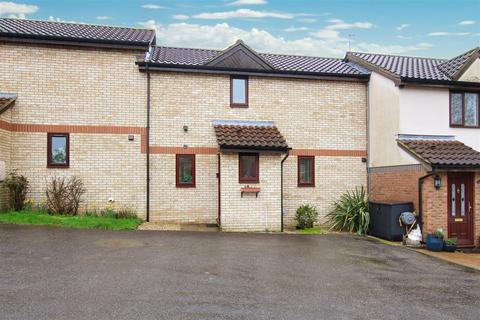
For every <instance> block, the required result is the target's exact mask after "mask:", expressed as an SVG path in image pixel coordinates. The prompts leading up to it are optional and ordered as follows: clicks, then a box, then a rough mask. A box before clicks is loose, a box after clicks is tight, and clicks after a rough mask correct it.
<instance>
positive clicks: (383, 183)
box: [369, 167, 426, 211]
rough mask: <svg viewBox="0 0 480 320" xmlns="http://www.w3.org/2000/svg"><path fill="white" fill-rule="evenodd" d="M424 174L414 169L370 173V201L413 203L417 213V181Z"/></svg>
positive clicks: (422, 171)
mask: <svg viewBox="0 0 480 320" xmlns="http://www.w3.org/2000/svg"><path fill="white" fill-rule="evenodd" d="M425 174H426V172H425V171H424V170H419V169H418V168H416V167H413V168H408V167H404V168H403V169H402V170H391V171H388V170H386V171H380V172H370V173H369V175H370V200H372V201H379V202H382V201H386V202H413V205H414V208H415V210H417V211H418V179H419V178H420V177H422V176H424V175H425Z"/></svg>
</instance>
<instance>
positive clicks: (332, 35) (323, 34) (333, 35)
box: [310, 29, 345, 41]
mask: <svg viewBox="0 0 480 320" xmlns="http://www.w3.org/2000/svg"><path fill="white" fill-rule="evenodd" d="M310 34H311V35H312V36H314V37H316V38H319V39H329V40H336V41H339V40H341V41H344V40H345V39H344V38H342V37H341V36H340V32H338V31H337V30H331V29H320V30H318V31H315V32H311V33H310Z"/></svg>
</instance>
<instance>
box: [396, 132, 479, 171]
mask: <svg viewBox="0 0 480 320" xmlns="http://www.w3.org/2000/svg"><path fill="white" fill-rule="evenodd" d="M397 141H398V144H399V145H400V146H401V147H402V148H403V149H405V150H406V151H407V152H409V153H410V154H412V155H413V156H414V157H416V158H418V159H419V160H420V161H423V162H424V163H426V164H428V165H431V166H432V167H437V168H462V167H465V168H480V152H478V151H476V150H474V149H472V148H471V147H469V146H467V145H465V144H464V143H462V142H460V141H457V140H454V139H398V140H397Z"/></svg>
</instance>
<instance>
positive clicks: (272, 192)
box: [0, 43, 366, 231]
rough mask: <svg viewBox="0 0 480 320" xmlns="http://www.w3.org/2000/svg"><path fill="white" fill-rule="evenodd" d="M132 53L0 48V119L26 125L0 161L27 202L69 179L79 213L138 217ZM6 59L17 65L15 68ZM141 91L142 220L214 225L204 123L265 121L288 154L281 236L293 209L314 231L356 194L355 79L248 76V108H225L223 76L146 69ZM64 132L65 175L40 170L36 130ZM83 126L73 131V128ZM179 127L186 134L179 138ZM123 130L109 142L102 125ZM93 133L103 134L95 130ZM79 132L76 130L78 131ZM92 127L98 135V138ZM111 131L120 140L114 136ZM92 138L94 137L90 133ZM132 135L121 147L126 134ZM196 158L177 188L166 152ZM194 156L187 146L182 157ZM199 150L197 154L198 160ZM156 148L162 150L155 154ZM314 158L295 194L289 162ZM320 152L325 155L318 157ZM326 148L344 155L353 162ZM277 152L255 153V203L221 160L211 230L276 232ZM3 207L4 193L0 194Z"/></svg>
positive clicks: (230, 158) (137, 112)
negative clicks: (19, 181)
mask: <svg viewBox="0 0 480 320" xmlns="http://www.w3.org/2000/svg"><path fill="white" fill-rule="evenodd" d="M138 54H140V53H139V52H134V51H121V50H109V49H85V48H83V49H80V48H65V47H53V46H41V45H22V44H8V43H0V68H1V69H2V70H8V72H5V73H2V74H0V92H10V93H16V94H18V99H17V101H16V102H15V106H14V107H13V108H12V109H11V111H9V112H7V113H4V114H3V115H2V119H5V118H6V117H8V119H6V120H8V122H10V123H14V124H20V125H22V124H31V125H36V126H35V127H33V128H31V127H28V126H20V127H15V128H16V129H14V130H12V131H11V132H10V131H7V130H0V138H1V139H2V140H1V142H0V159H6V161H7V166H8V169H9V170H10V169H18V170H19V172H20V173H22V174H25V175H26V176H27V177H28V179H29V180H30V182H31V192H30V194H29V197H31V198H33V199H35V200H37V201H38V200H40V199H42V198H44V191H45V186H46V182H47V181H48V179H50V178H51V177H53V176H60V175H67V176H68V175H73V174H75V175H78V176H80V177H81V178H82V179H83V180H84V182H85V186H86V189H87V193H86V195H85V202H84V204H83V208H87V209H93V208H97V209H101V208H102V207H105V206H106V205H107V202H108V200H109V199H111V198H112V199H114V200H115V202H116V204H117V205H118V206H123V205H128V206H132V207H134V208H135V209H136V210H137V211H138V213H139V215H140V216H141V217H142V218H144V217H145V214H146V205H145V200H146V182H145V181H146V156H145V153H144V152H142V151H144V150H143V149H142V141H143V140H142V139H144V138H145V135H144V133H145V131H144V130H145V126H146V101H147V91H146V75H145V73H143V72H140V71H139V70H138V67H137V66H136V65H135V63H134V62H135V56H136V55H138ZM18 61H22V64H21V65H20V66H19V65H18V63H17V62H18ZM151 79H152V83H151V88H152V90H151V119H152V121H151V134H150V144H151V146H152V154H151V158H150V159H151V180H150V185H151V192H150V208H151V220H153V221H176V222H181V223H216V222H217V218H218V200H219V199H218V196H219V189H218V178H217V173H218V155H217V152H215V151H213V152H212V150H216V148H217V142H216V138H215V134H214V130H213V126H212V122H213V121H214V120H248V121H273V122H274V123H275V125H276V126H277V127H278V129H279V130H280V132H281V133H282V134H283V136H284V137H285V138H286V140H287V143H288V144H289V146H290V147H291V148H293V150H292V155H290V156H289V158H288V159H287V160H286V162H285V165H284V205H285V223H286V226H287V227H291V226H293V225H294V221H293V217H294V214H295V210H296V208H297V207H298V206H299V205H301V204H304V203H310V204H313V205H315V206H316V207H317V208H318V210H319V213H320V215H321V222H324V217H325V215H326V214H327V213H328V211H329V208H330V206H331V204H332V202H333V201H334V200H335V199H337V198H338V197H339V196H340V194H341V193H342V192H344V191H346V190H350V189H353V188H355V187H356V186H361V185H366V165H365V163H363V162H362V157H364V156H365V153H366V152H365V150H366V85H365V84H364V83H359V82H348V81H327V80H300V79H286V78H270V77H258V76H255V77H253V76H252V77H250V79H249V108H242V109H240V108H231V107H230V96H229V95H230V78H229V76H228V75H218V74H217V75H213V74H210V75H208V74H193V73H167V72H153V73H152V76H151ZM55 125H66V126H77V127H81V128H83V127H88V128H86V129H85V128H84V129H78V128H73V127H72V128H70V127H68V128H67V127H65V128H66V129H68V130H70V129H71V130H72V131H70V132H71V133H70V168H69V169H47V164H46V161H47V131H46V129H45V128H49V126H55ZM82 126H83V127H82ZM184 126H188V131H187V132H185V131H184V129H183V128H184ZM112 127H115V128H118V127H128V128H132V129H131V131H132V132H130V131H129V130H130V129H128V128H127V129H125V130H117V131H115V132H113V133H105V132H104V131H105V130H107V129H105V128H112ZM62 128H63V127H62ZM95 128H104V129H101V130H100V131H95V130H96V129H95ZM82 130H83V131H82ZM102 130H103V131H102ZM120 131H121V133H119V132H120ZM102 132H103V133H102ZM129 134H133V135H134V141H129V139H128V135H129ZM166 147H176V148H180V149H182V153H194V154H196V187H195V188H177V187H176V184H175V152H170V151H165V150H166V149H165V148H166ZM194 148H195V149H194ZM202 148H205V149H208V150H209V151H208V152H198V150H203V149H202ZM162 150H163V151H162ZM296 150H297V151H298V150H307V151H312V152H319V154H320V155H317V156H316V158H315V166H316V170H315V173H316V179H315V180H316V186H315V187H314V188H299V187H297V155H300V154H301V152H297V153H295V152H294V151H296ZM325 150H329V152H330V151H332V150H333V154H330V153H328V152H326V153H322V152H323V151H325ZM335 151H355V152H357V154H354V155H340V154H335ZM283 156H284V154H261V155H260V183H259V184H258V185H256V186H258V187H260V188H261V191H260V193H259V196H258V198H256V197H255V196H254V195H251V194H250V195H246V196H244V197H243V198H242V197H241V195H240V189H241V187H242V186H244V185H245V184H240V183H239V182H238V154H221V157H220V158H221V160H220V161H221V172H220V173H221V189H220V198H221V211H222V227H223V228H224V229H227V230H236V231H240V230H252V231H253V230H266V229H268V230H278V229H279V228H280V213H281V212H280V211H281V202H280V193H281V192H280V186H281V185H280V162H281V159H282V158H283ZM0 199H1V200H0V202H2V206H3V207H5V193H4V192H3V193H1V192H0Z"/></svg>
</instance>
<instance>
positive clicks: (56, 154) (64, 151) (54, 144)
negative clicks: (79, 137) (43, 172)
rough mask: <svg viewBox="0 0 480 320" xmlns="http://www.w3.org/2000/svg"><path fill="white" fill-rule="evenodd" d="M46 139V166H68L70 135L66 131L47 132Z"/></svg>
mask: <svg viewBox="0 0 480 320" xmlns="http://www.w3.org/2000/svg"><path fill="white" fill-rule="evenodd" d="M47 140H48V145H47V167H48V168H68V167H69V165H70V142H69V140H70V135H69V134H68V133H48V134H47Z"/></svg>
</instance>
